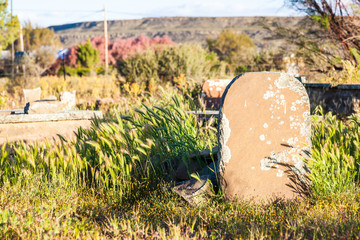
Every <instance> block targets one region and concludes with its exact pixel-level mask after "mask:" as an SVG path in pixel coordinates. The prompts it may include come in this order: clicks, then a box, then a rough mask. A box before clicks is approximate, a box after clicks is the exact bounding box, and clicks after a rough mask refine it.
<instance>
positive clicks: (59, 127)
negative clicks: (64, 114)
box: [0, 120, 91, 145]
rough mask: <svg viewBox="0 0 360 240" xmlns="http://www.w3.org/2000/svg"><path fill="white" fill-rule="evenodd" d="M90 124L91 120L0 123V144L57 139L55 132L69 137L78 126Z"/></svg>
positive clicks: (85, 126) (83, 126)
mask: <svg viewBox="0 0 360 240" xmlns="http://www.w3.org/2000/svg"><path fill="white" fill-rule="evenodd" d="M90 126H91V120H72V121H52V122H31V123H10V124H0V145H2V144H4V143H6V142H7V141H9V142H14V141H24V142H33V141H43V140H45V139H48V140H54V139H59V137H58V136H57V134H60V135H62V136H63V137H64V138H66V139H71V138H74V137H75V132H76V131H77V129H78V128H79V127H82V128H88V127H90Z"/></svg>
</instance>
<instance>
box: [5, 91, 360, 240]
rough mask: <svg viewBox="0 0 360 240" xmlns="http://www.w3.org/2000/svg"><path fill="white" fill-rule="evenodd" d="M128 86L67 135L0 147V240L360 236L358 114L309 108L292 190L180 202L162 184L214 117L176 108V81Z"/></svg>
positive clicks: (179, 101) (208, 142)
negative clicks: (301, 184)
mask: <svg viewBox="0 0 360 240" xmlns="http://www.w3.org/2000/svg"><path fill="white" fill-rule="evenodd" d="M79 85H80V86H81V84H79ZM49 89H50V88H49ZM100 89H101V88H100ZM110 89H111V88H110ZM95 90H96V89H95ZM135 90H136V89H131V88H129V94H128V97H127V98H126V99H122V100H121V101H120V102H119V103H118V104H110V106H108V108H107V109H106V113H105V117H104V119H103V120H99V119H95V120H94V121H93V123H92V127H91V128H89V129H79V130H78V132H77V133H76V137H75V138H74V139H72V140H66V139H62V138H61V137H59V139H58V140H57V141H46V142H41V143H27V144H25V143H13V144H5V145H3V146H1V150H0V169H1V172H0V184H1V187H0V237H1V239H75V238H81V239H143V238H149V239H234V238H235V239H237V238H244V239H254V238H256V239H258V238H282V239H283V238H284V239H298V238H305V239H314V238H315V239H316V238H320V239H323V238H325V239H329V238H336V239H352V238H353V239H356V238H358V237H359V236H360V217H359V216H360V214H359V212H360V191H359V181H360V174H359V173H360V172H359V169H360V156H359V148H360V117H358V116H356V115H353V116H350V117H341V116H335V115H333V114H331V113H327V114H325V113H323V112H322V110H321V108H318V109H316V110H313V112H312V117H311V120H312V158H311V159H309V160H308V164H309V168H310V170H311V172H309V175H308V177H309V179H310V180H311V182H312V184H311V186H309V188H308V189H309V191H308V192H304V195H303V197H302V198H300V199H297V200H286V201H281V200H276V199H274V201H268V202H265V201H263V202H261V201H260V202H253V201H245V200H242V199H238V200H237V201H227V200H226V199H224V196H223V194H222V193H221V191H217V192H215V191H214V192H213V194H211V195H210V196H208V198H207V200H206V201H203V202H202V203H201V204H199V205H197V206H190V205H189V204H188V203H187V202H186V201H184V200H183V199H182V198H181V197H180V196H179V195H177V194H176V193H174V192H173V191H172V190H171V187H172V185H173V181H174V175H175V171H176V166H177V165H178V164H179V163H180V162H181V161H184V160H186V159H188V158H189V155H190V154H191V153H194V152H198V151H201V150H204V149H212V148H214V147H215V146H217V145H218V143H217V138H216V132H217V130H216V125H217V122H216V120H215V119H210V120H209V121H201V120H199V119H197V118H196V116H195V115H191V114H188V113H186V111H187V110H190V109H193V108H194V106H195V105H197V106H199V103H197V102H196V101H194V100H193V99H191V98H189V97H188V95H189V94H188V93H186V94H184V92H183V91H181V90H178V89H174V88H172V87H164V89H162V88H159V89H158V90H157V93H156V94H144V95H141V96H136V97H135V95H136V94H135V93H134V91H135ZM194 177H196V176H194Z"/></svg>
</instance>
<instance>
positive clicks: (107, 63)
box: [104, 4, 109, 76]
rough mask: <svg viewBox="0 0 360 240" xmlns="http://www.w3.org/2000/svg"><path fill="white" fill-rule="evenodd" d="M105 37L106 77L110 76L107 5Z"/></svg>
mask: <svg viewBox="0 0 360 240" xmlns="http://www.w3.org/2000/svg"><path fill="white" fill-rule="evenodd" d="M104 36H105V76H107V75H108V71H109V56H108V55H109V52H108V32H107V21H106V5H105V4H104Z"/></svg>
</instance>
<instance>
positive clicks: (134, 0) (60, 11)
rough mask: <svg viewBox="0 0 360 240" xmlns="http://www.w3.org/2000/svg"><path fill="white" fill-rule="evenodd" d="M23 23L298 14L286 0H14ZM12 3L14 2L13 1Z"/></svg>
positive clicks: (15, 8) (42, 24)
mask: <svg viewBox="0 0 360 240" xmlns="http://www.w3.org/2000/svg"><path fill="white" fill-rule="evenodd" d="M12 1H13V2H12V3H13V12H14V14H15V15H17V16H18V17H19V19H20V21H21V22H25V21H28V20H30V21H31V22H32V23H34V24H37V25H38V26H41V27H47V26H50V25H60V24H65V23H74V22H82V21H100V20H103V18H104V16H103V12H102V10H103V9H104V5H106V9H107V18H108V19H109V20H117V19H137V18H144V17H164V16H209V17H212V16H214V17H215V16H216V17H220V16H297V15H299V13H298V12H295V11H294V10H292V9H289V8H287V7H286V6H284V0H181V1H174V0H167V1H160V0H127V1H123V0H83V1H79V0H55V1H54V0H12ZM10 2H11V0H9V3H10ZM9 5H10V4H9ZM9 10H10V9H9Z"/></svg>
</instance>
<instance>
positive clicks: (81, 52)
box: [76, 39, 99, 69]
mask: <svg viewBox="0 0 360 240" xmlns="http://www.w3.org/2000/svg"><path fill="white" fill-rule="evenodd" d="M76 55H77V59H78V64H79V65H80V66H82V67H85V68H90V69H94V68H95V66H96V64H98V63H99V51H98V50H97V49H95V48H93V47H92V46H91V43H90V39H88V40H87V42H86V43H85V44H83V45H82V44H80V45H79V46H78V48H77V53H76Z"/></svg>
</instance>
